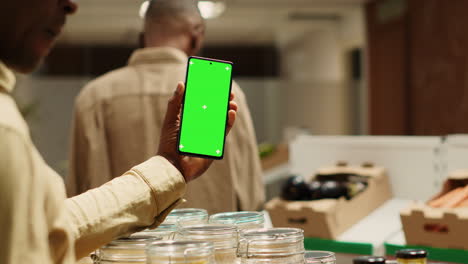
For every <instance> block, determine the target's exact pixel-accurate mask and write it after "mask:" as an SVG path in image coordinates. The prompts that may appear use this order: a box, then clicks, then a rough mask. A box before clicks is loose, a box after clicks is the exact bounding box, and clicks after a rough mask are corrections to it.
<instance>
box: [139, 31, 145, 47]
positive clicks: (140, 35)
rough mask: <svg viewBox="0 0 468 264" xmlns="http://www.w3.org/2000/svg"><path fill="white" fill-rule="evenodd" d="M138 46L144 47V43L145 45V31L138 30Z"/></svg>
mask: <svg viewBox="0 0 468 264" xmlns="http://www.w3.org/2000/svg"><path fill="white" fill-rule="evenodd" d="M138 47H139V48H141V49H142V48H145V47H146V45H145V33H143V32H140V34H138Z"/></svg>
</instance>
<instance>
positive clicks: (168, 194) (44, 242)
mask: <svg viewBox="0 0 468 264" xmlns="http://www.w3.org/2000/svg"><path fill="white" fill-rule="evenodd" d="M14 84H15V78H14V75H13V73H12V72H11V71H10V70H8V69H7V68H6V67H5V65H4V64H2V63H1V62H0V263H2V264H33V263H40V264H48V263H63V264H71V263H75V260H76V258H81V257H83V256H86V255H87V254H89V253H90V252H91V251H93V250H95V249H96V248H98V247H100V246H101V245H103V244H105V243H108V242H109V241H111V240H113V239H114V238H116V237H118V236H122V235H124V234H129V233H132V232H135V231H138V230H141V229H143V228H145V227H147V226H157V225H158V224H159V223H161V221H163V220H164V218H165V216H166V215H167V213H168V212H169V211H170V210H171V209H172V208H173V207H175V206H176V205H177V204H178V202H179V201H180V199H181V197H182V196H183V194H184V191H185V187H186V184H185V180H184V178H183V177H182V175H181V174H180V173H179V171H178V170H177V169H176V168H174V167H173V166H172V165H171V164H170V163H169V162H168V161H167V160H165V159H164V158H162V157H152V158H150V159H149V160H147V161H145V162H144V163H142V164H140V165H137V166H135V167H133V169H131V170H130V171H128V172H126V173H125V174H123V176H121V177H118V178H116V179H114V180H113V181H111V182H109V183H107V184H104V185H103V186H102V187H99V188H97V189H93V190H90V191H88V192H86V193H84V194H82V195H79V196H76V197H73V198H70V199H66V196H65V186H64V183H63V181H62V178H61V177H60V176H59V175H57V174H56V173H55V172H54V171H53V170H52V169H51V168H50V167H49V166H47V164H46V163H45V162H44V160H43V159H42V157H41V155H40V154H39V153H38V151H37V150H36V148H35V147H34V144H33V143H32V141H31V138H30V135H29V130H28V126H27V125H26V122H25V121H24V119H23V118H22V116H21V114H20V112H19V111H18V108H17V106H16V104H15V102H14V101H13V99H12V97H11V96H10V93H11V91H12V89H13V86H14ZM133 129H135V130H138V129H141V128H139V127H133ZM95 144H99V142H95ZM129 168H130V167H129ZM95 172H96V173H97V172H98V171H95Z"/></svg>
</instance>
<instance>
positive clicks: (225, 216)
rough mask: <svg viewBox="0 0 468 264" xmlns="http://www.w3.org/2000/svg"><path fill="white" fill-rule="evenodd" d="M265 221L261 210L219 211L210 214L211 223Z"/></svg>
mask: <svg viewBox="0 0 468 264" xmlns="http://www.w3.org/2000/svg"><path fill="white" fill-rule="evenodd" d="M264 222H265V216H264V214H263V213H260V212H250V211H241V212H229V213H219V214H214V215H212V216H210V223H217V224H231V225H242V224H251V223H259V224H263V223H264Z"/></svg>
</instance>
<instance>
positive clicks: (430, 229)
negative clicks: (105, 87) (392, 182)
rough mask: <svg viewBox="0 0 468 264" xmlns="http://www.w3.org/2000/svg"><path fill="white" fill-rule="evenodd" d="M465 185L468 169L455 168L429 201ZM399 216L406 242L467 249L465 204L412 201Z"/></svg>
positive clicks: (467, 228)
mask: <svg viewBox="0 0 468 264" xmlns="http://www.w3.org/2000/svg"><path fill="white" fill-rule="evenodd" d="M467 184H468V170H464V171H456V172H454V173H452V174H451V175H450V176H449V177H448V179H447V180H446V181H445V183H444V186H443V188H442V191H441V192H440V193H439V194H437V195H436V196H434V197H433V198H432V199H430V200H429V202H430V201H432V200H434V199H437V198H439V197H441V196H442V195H444V194H446V193H448V192H450V191H451V190H453V189H455V188H458V187H463V186H466V185H467ZM400 217H401V222H402V224H403V231H404V233H405V238H406V243H407V244H408V245H421V246H429V247H437V248H454V249H465V250H468V207H464V208H433V207H430V206H428V205H427V204H424V203H421V202H419V203H417V202H415V203H413V204H411V205H410V206H409V207H408V208H407V209H405V210H403V211H401V213H400Z"/></svg>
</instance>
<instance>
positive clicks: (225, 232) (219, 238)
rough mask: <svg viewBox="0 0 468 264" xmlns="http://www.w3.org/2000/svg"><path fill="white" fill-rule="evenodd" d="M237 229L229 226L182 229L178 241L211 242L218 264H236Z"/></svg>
mask: <svg viewBox="0 0 468 264" xmlns="http://www.w3.org/2000/svg"><path fill="white" fill-rule="evenodd" d="M237 238H238V234H237V228H236V227H235V226H229V225H213V224H206V225H195V226H187V227H184V228H181V229H180V230H179V232H178V234H177V239H182V240H191V241H209V242H212V243H213V245H214V248H215V259H216V263H217V264H236V263H239V259H238V258H237V241H238V239H237Z"/></svg>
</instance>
